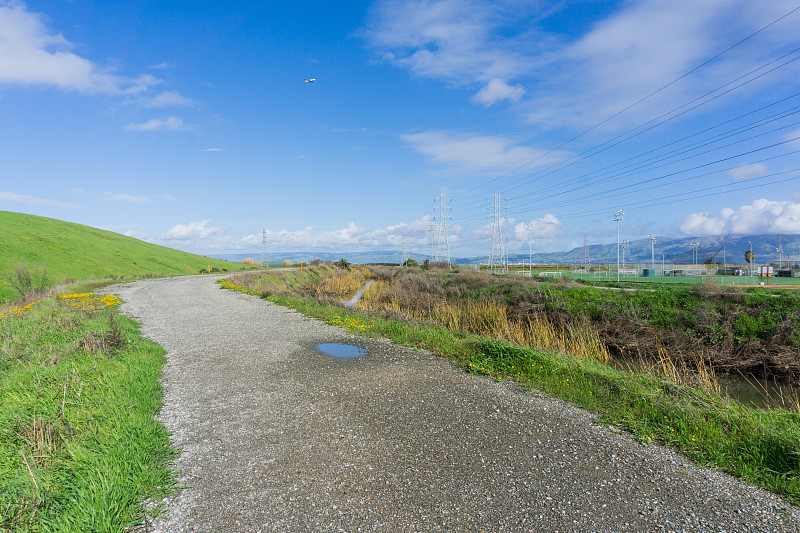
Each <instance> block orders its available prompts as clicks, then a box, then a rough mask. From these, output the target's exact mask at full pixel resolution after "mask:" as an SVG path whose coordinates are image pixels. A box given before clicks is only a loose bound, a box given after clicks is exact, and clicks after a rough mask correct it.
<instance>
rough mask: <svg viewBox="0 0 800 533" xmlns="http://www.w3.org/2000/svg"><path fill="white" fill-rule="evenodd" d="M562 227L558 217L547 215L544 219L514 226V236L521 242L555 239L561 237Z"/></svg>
mask: <svg viewBox="0 0 800 533" xmlns="http://www.w3.org/2000/svg"><path fill="white" fill-rule="evenodd" d="M562 225H563V224H562V222H561V221H560V220H559V219H558V217H556V216H555V215H552V214H550V213H547V214H545V215H544V216H543V217H542V218H536V219H533V220H531V221H530V222H520V223H519V224H517V225H516V226H514V236H515V237H516V238H517V239H519V240H521V241H527V240H528V239H529V238H531V237H533V239H534V240H538V239H553V238H555V237H558V236H560V234H561V226H562Z"/></svg>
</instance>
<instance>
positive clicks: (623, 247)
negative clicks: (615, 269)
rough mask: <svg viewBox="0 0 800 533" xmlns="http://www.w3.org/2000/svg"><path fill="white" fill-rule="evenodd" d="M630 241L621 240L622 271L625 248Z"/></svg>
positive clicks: (623, 268)
mask: <svg viewBox="0 0 800 533" xmlns="http://www.w3.org/2000/svg"><path fill="white" fill-rule="evenodd" d="M629 244H630V243H629V242H628V241H622V271H623V272H624V271H625V248H627V247H628V245H629Z"/></svg>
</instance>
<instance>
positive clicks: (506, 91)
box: [472, 78, 525, 107]
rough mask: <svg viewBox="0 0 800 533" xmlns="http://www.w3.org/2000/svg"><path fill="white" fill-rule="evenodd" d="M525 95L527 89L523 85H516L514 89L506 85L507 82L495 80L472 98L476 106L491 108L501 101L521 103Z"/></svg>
mask: <svg viewBox="0 0 800 533" xmlns="http://www.w3.org/2000/svg"><path fill="white" fill-rule="evenodd" d="M524 94H525V88H524V87H522V85H514V86H513V87H512V86H511V85H509V84H508V83H506V81H505V80H501V79H499V78H495V79H493V80H492V81H490V82H489V83H487V84H486V86H484V88H483V89H481V90H480V91H478V93H477V94H476V95H475V96H473V97H472V101H473V102H475V103H476V104H483V105H485V106H486V107H491V106H493V105H494V104H496V103H497V102H499V101H501V100H510V101H512V102H519V101H520V100H521V99H522V97H523V95H524Z"/></svg>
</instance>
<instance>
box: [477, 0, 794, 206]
mask: <svg viewBox="0 0 800 533" xmlns="http://www.w3.org/2000/svg"><path fill="white" fill-rule="evenodd" d="M797 10H800V6H797V7H795V8H794V9H792V10H790V11H789V12H787V13H785V14H784V15H781V16H780V17H778V18H777V19H775V20H773V21H772V22H770V23H769V24H767V25H766V26H763V27H761V28H759V29H758V30H756V31H755V32H753V33H751V34H750V35H748V36H746V37H744V38H743V39H741V40H740V41H738V42H736V43H734V44H732V45H731V46H729V47H728V48H726V49H725V50H723V51H721V52H719V53H718V54H716V55H715V56H713V57H711V58H709V59H707V60H706V61H704V62H703V63H701V64H699V65H697V66H696V67H694V68H692V69H691V70H689V71H687V72H685V73H684V74H682V75H680V76H678V77H677V78H675V79H673V80H672V81H670V82H669V83H667V84H665V85H662V86H661V87H659V88H658V89H656V90H655V91H653V92H651V93H650V94H648V95H646V96H644V97H642V98H640V99H639V100H637V101H635V102H633V103H632V104H630V105H628V106H627V107H625V108H623V109H621V110H619V111H617V112H616V113H614V114H612V115H611V116H610V117H608V118H606V119H604V120H602V121H600V122H598V123H597V124H595V125H594V126H592V127H590V128H589V129H587V130H584V131H582V132H581V133H579V134H578V135H576V136H574V137H572V138H571V139H568V140H566V141H564V142H562V143H561V144H559V145H558V146H556V147H555V148H552V149H550V150H548V151H547V152H544V153H542V154H539V155H538V156H537V157H535V158H533V159H531V160H530V161H527V162H526V163H523V164H522V165H519V166H518V167H516V168H514V169H512V170H509V171H508V172H505V173H504V174H501V175H499V176H497V177H495V178H492V179H491V180H488V181H487V182H485V183H483V184H480V185H477V186H475V187H473V188H472V189H469V191H475V190H477V189H479V188H481V187H484V186H488V185H490V184H491V183H494V182H495V181H497V180H499V179H502V178H504V177H505V176H508V175H509V174H511V173H513V172H516V171H517V170H519V169H521V168H524V167H526V166H528V165H530V164H531V163H534V162H536V161H538V160H540V159H542V158H543V157H545V156H547V155H550V154H552V153H553V152H555V151H556V150H558V149H560V148H563V147H564V146H566V145H567V144H569V143H571V142H573V141H576V140H577V139H579V138H581V137H583V136H584V135H586V134H587V133H589V132H591V131H593V130H595V129H597V128H599V127H600V126H602V125H603V124H605V123H607V122H609V121H611V120H613V119H614V118H616V117H618V116H619V115H621V114H623V113H625V112H627V111H629V110H630V109H632V108H634V107H636V106H637V105H639V104H641V103H642V102H644V101H646V100H648V99H650V98H652V97H653V96H655V95H656V94H658V93H660V92H661V91H663V90H664V89H667V88H668V87H670V86H672V85H674V84H675V83H677V82H679V81H680V80H682V79H683V78H685V77H687V76H689V75H690V74H692V73H694V72H696V71H698V70H699V69H701V68H703V67H705V66H706V65H708V64H710V63H711V62H713V61H715V60H717V59H719V58H720V57H722V56H723V55H725V54H727V53H728V52H730V51H731V50H733V49H734V48H736V47H738V46H740V45H742V44H743V43H745V42H746V41H748V40H750V39H752V38H753V37H755V36H756V35H758V34H760V33H761V32H763V31H764V30H766V29H768V28H770V27H771V26H773V25H775V24H777V23H778V22H780V21H781V20H783V19H785V18H786V17H788V16H789V15H791V14H792V13H794V12H795V11H797Z"/></svg>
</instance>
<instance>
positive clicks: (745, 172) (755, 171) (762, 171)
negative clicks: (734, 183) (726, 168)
mask: <svg viewBox="0 0 800 533" xmlns="http://www.w3.org/2000/svg"><path fill="white" fill-rule="evenodd" d="M729 174H730V175H731V177H732V178H735V179H745V178H757V177H758V176H766V175H767V174H769V169H768V168H767V165H765V164H764V163H753V164H744V165H739V166H738V167H736V168H733V169H731V170H730V172H729Z"/></svg>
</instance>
